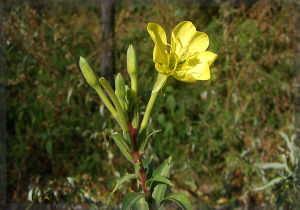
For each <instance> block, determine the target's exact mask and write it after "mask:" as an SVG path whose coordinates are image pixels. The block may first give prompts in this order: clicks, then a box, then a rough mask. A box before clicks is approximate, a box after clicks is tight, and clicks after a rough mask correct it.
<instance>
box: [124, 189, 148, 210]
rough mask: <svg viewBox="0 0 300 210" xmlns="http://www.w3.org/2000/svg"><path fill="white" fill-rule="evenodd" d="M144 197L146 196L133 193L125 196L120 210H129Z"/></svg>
mask: <svg viewBox="0 0 300 210" xmlns="http://www.w3.org/2000/svg"><path fill="white" fill-rule="evenodd" d="M144 197H146V195H145V194H144V193H140V192H133V193H129V194H128V195H126V197H125V199H124V201H123V205H122V210H130V209H131V207H132V206H133V205H134V204H135V203H136V202H137V201H138V200H139V199H141V198H144Z"/></svg>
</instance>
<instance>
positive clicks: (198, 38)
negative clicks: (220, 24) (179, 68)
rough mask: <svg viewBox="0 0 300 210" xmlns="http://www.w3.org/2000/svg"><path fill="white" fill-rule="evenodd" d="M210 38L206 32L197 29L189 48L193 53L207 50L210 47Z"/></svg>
mask: <svg viewBox="0 0 300 210" xmlns="http://www.w3.org/2000/svg"><path fill="white" fill-rule="evenodd" d="M208 45H209V39H208V36H207V34H206V33H203V32H199V31H196V32H195V33H194V36H193V37H192V38H191V40H190V42H189V45H188V50H189V52H190V53H191V54H194V53H197V52H202V51H205V50H206V49H207V48H208Z"/></svg>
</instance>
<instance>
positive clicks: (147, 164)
mask: <svg viewBox="0 0 300 210" xmlns="http://www.w3.org/2000/svg"><path fill="white" fill-rule="evenodd" d="M142 164H143V167H144V168H145V169H147V172H146V176H147V180H149V179H150V178H151V177H152V174H153V170H154V166H153V156H151V157H147V158H143V159H142Z"/></svg>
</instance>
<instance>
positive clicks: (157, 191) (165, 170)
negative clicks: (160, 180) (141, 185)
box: [150, 157, 172, 206]
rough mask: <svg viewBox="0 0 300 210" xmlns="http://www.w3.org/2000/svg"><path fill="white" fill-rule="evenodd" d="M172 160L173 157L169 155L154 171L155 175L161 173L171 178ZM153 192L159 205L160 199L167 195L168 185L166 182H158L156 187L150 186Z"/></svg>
mask: <svg viewBox="0 0 300 210" xmlns="http://www.w3.org/2000/svg"><path fill="white" fill-rule="evenodd" d="M171 160H172V157H169V158H168V159H167V160H165V161H164V162H163V163H162V164H161V165H160V166H159V167H158V168H157V169H156V170H154V172H153V177H155V176H156V175H161V176H165V177H167V178H169V176H170V173H171ZM150 190H151V192H152V191H153V193H152V197H153V199H154V201H155V204H156V205H157V206H159V205H160V201H161V200H162V199H163V198H164V197H165V194H166V190H167V185H166V184H158V185H156V186H155V187H154V189H153V188H152V187H151V188H150Z"/></svg>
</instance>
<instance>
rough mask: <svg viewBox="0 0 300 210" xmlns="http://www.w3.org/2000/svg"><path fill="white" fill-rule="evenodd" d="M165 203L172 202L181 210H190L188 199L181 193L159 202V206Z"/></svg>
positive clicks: (190, 205)
mask: <svg viewBox="0 0 300 210" xmlns="http://www.w3.org/2000/svg"><path fill="white" fill-rule="evenodd" d="M166 201H173V202H175V203H176V204H177V205H178V206H180V208H181V209H183V210H192V209H193V207H192V204H191V202H190V200H189V199H188V197H187V196H186V195H185V194H183V193H175V194H172V195H170V196H169V197H167V198H164V199H162V200H161V204H162V203H164V202H166Z"/></svg>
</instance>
